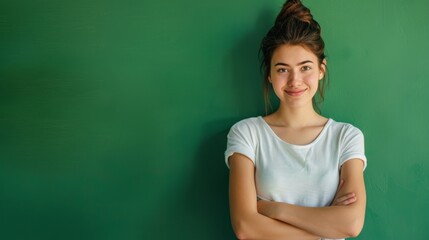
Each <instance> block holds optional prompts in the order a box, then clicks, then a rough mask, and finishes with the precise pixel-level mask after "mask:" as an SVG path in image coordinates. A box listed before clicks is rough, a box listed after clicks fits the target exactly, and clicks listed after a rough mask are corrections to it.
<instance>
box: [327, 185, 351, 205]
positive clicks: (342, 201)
mask: <svg viewBox="0 0 429 240" xmlns="http://www.w3.org/2000/svg"><path fill="white" fill-rule="evenodd" d="M343 185H344V180H343V179H341V180H340V184H339V186H338V190H337V193H336V194H335V198H334V200H332V203H331V206H347V205H349V204H352V203H354V202H356V194H355V193H353V192H351V193H347V194H345V195H342V196H337V195H338V192H339V191H340V189H341V188H342V187H343Z"/></svg>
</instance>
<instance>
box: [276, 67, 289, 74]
mask: <svg viewBox="0 0 429 240" xmlns="http://www.w3.org/2000/svg"><path fill="white" fill-rule="evenodd" d="M277 72H278V73H286V72H289V70H287V69H286V68H278V69H277Z"/></svg>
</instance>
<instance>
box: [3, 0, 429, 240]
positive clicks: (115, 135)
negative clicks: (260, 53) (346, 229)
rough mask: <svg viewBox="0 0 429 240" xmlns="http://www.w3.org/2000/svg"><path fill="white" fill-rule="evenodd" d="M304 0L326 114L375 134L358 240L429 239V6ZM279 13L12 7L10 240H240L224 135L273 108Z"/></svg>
mask: <svg viewBox="0 0 429 240" xmlns="http://www.w3.org/2000/svg"><path fill="white" fill-rule="evenodd" d="M305 3H306V4H307V5H308V6H309V7H310V8H311V9H312V11H313V14H314V16H315V17H316V19H317V20H318V21H319V23H320V24H321V25H322V27H323V35H324V38H325V41H326V44H327V49H326V51H327V55H328V67H329V70H330V79H331V84H330V87H329V89H328V92H327V96H326V102H325V104H324V105H323V108H322V110H323V113H324V114H325V115H326V116H328V117H332V118H334V119H336V120H338V121H346V122H351V123H353V124H355V125H356V126H358V127H359V128H361V129H362V130H363V132H364V133H365V137H366V150H367V157H368V159H369V163H368V168H367V170H366V171H365V179H366V184H367V192H368V206H367V214H366V222H365V227H364V230H363V232H362V233H361V235H360V236H359V238H358V239H371V240H372V239H380V240H384V239H386V240H387V239H389V240H390V239H411V238H412V239H428V238H429V233H428V231H427V216H428V214H429V207H428V205H427V202H429V178H428V177H427V176H428V173H429V162H428V159H427V158H428V157H427V156H428V154H427V149H428V140H427V137H428V133H429V127H428V122H429V112H428V110H427V109H428V108H427V103H428V102H429V94H427V91H428V89H429V81H428V76H429V67H428V56H429V15H428V14H427V12H428V10H429V2H428V1H426V0H413V1H405V0H391V1H369V0H364V1H344V0H329V1H316V0H308V1H305ZM281 4H282V1H279V0H271V1H257V0H248V1H226V0H219V1H197V0H185V1H172V0H170V1H155V0H147V1H136V0H123V1H119V0H116V1H113V0H103V1H102V0H86V1H82V0H76V1H54V0H43V1H42V0H27V1H25V0H21V1H14V0H2V1H1V2H0V203H1V204H0V238H1V239H43V240H46V239H55V240H57V239H103V240H104V239H214V240H215V239H216V240H218V239H233V237H234V235H233V233H232V230H231V227H230V223H229V215H228V205H227V204H228V199H227V178H228V170H227V168H226V166H225V165H224V162H223V151H224V148H225V144H226V133H227V131H228V130H229V127H230V126H231V125H232V124H233V123H235V122H236V121H238V120H240V119H243V118H245V117H249V116H256V115H260V114H263V113H264V109H263V103H262V94H261V83H260V81H261V80H260V79H261V78H260V73H259V70H258V67H259V63H258V59H257V50H258V44H259V42H260V39H261V38H262V36H263V35H264V33H265V32H266V31H267V29H268V28H269V26H270V25H271V24H272V22H273V20H274V18H275V14H276V13H277V12H278V10H279V9H280V6H281ZM425 220H426V221H425ZM425 222H426V223H425Z"/></svg>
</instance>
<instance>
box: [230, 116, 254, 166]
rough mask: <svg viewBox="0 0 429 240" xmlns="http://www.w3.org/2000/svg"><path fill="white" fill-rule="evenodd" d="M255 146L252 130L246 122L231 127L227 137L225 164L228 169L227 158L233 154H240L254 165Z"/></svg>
mask: <svg viewBox="0 0 429 240" xmlns="http://www.w3.org/2000/svg"><path fill="white" fill-rule="evenodd" d="M254 146H255V144H254V136H253V134H252V128H251V126H249V124H247V123H246V122H243V121H242V122H238V123H236V124H235V125H234V126H232V127H231V129H230V131H229V133H228V136H227V146H226V151H225V163H226V165H227V166H228V168H229V162H228V158H229V157H230V156H232V155H233V154H234V153H240V154H243V155H244V156H246V157H248V158H249V159H250V160H252V162H253V164H255V147H254Z"/></svg>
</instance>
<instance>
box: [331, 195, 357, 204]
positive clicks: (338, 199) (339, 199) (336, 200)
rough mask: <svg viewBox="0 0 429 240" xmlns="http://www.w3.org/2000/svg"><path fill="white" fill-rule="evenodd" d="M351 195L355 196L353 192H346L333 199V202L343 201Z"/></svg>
mask: <svg viewBox="0 0 429 240" xmlns="http://www.w3.org/2000/svg"><path fill="white" fill-rule="evenodd" d="M352 197H355V194H354V193H348V194H346V195H344V196H341V197H339V198H337V199H335V201H334V202H335V203H339V202H342V201H345V200H347V199H349V198H352Z"/></svg>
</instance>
